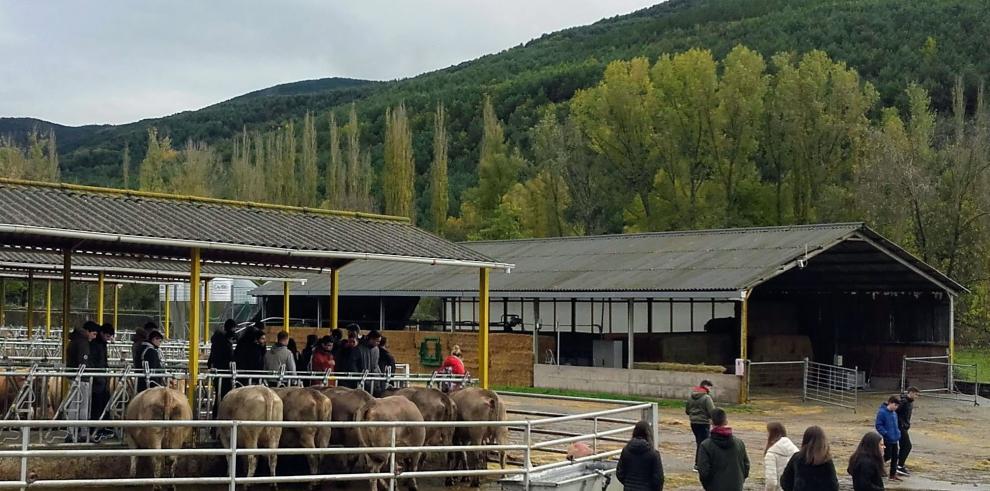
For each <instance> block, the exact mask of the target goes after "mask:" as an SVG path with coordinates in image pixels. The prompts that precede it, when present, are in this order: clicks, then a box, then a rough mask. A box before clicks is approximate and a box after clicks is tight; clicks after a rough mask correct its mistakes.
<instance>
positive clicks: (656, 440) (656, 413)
mask: <svg viewBox="0 0 990 491" xmlns="http://www.w3.org/2000/svg"><path fill="white" fill-rule="evenodd" d="M643 412H644V413H646V414H644V415H643V416H644V419H646V421H649V423H650V429H651V430H652V431H653V445H654V446H659V445H660V408H659V407H658V406H657V405H656V404H650V407H648V408H646V409H645V410H644V411H643Z"/></svg>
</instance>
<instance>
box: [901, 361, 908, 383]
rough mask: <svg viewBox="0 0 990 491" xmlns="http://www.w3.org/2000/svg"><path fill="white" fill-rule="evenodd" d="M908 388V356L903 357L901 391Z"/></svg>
mask: <svg viewBox="0 0 990 491" xmlns="http://www.w3.org/2000/svg"><path fill="white" fill-rule="evenodd" d="M906 388H907V356H902V357H901V392H904V389H906Z"/></svg>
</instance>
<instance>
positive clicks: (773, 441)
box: [763, 422, 798, 491]
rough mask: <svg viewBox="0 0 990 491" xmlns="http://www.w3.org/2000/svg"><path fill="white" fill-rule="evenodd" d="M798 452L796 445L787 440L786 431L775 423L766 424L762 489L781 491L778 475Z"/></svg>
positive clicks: (782, 426) (781, 425) (779, 424)
mask: <svg viewBox="0 0 990 491" xmlns="http://www.w3.org/2000/svg"><path fill="white" fill-rule="evenodd" d="M797 451H798V448H797V445H795V444H794V442H792V441H791V439H790V438H787V429H786V428H784V425H783V424H781V423H777V422H771V423H767V447H766V450H765V452H766V453H765V454H764V455H763V470H764V474H763V476H764V489H765V490H766V491H781V490H782V489H783V488H781V487H780V475H781V474H783V473H784V469H785V468H786V467H787V463H788V462H789V461H790V460H791V457H793V456H794V454H796V453H797Z"/></svg>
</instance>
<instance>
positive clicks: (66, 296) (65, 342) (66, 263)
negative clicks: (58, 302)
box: [62, 249, 72, 364]
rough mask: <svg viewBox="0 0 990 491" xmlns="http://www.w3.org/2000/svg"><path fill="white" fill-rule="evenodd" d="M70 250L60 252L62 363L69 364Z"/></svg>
mask: <svg viewBox="0 0 990 491" xmlns="http://www.w3.org/2000/svg"><path fill="white" fill-rule="evenodd" d="M71 314H72V249H65V250H64V251H62V363H66V364H68V362H69V350H68V346H69V332H71V331H72V328H71V325H72V319H71Z"/></svg>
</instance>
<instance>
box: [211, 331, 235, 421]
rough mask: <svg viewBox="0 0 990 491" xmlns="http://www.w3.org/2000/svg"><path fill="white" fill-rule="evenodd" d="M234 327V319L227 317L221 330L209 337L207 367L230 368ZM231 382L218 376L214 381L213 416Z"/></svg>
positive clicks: (232, 355)
mask: <svg viewBox="0 0 990 491" xmlns="http://www.w3.org/2000/svg"><path fill="white" fill-rule="evenodd" d="M236 327H237V322H235V321H234V319H227V320H226V322H224V323H223V330H222V331H221V330H218V331H217V332H215V333H213V337H211V338H210V357H209V359H207V360H206V367H207V368H209V369H211V370H218V371H223V372H225V371H228V370H230V363H231V362H232V361H234V344H233V341H234V336H235V335H236V334H235V333H234V329H235V328H236ZM232 382H233V380H232V379H230V378H224V377H220V378H218V379H216V381H215V382H214V384H215V385H214V390H215V391H216V401H215V402H214V404H213V417H214V418H216V415H217V411H218V410H219V409H220V401H222V400H223V396H225V395H227V392H230V386H231V383H232Z"/></svg>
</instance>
